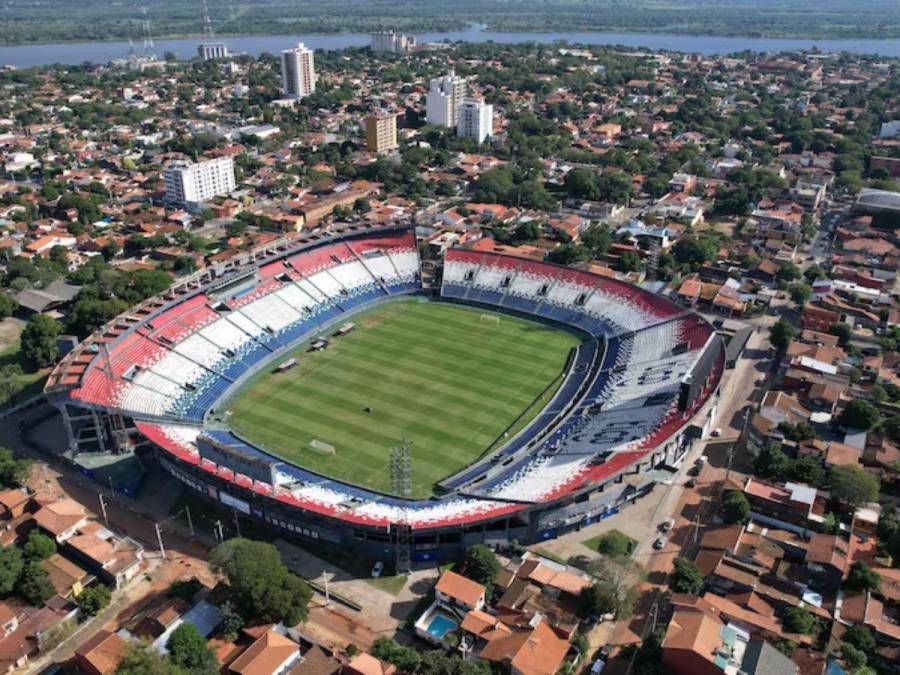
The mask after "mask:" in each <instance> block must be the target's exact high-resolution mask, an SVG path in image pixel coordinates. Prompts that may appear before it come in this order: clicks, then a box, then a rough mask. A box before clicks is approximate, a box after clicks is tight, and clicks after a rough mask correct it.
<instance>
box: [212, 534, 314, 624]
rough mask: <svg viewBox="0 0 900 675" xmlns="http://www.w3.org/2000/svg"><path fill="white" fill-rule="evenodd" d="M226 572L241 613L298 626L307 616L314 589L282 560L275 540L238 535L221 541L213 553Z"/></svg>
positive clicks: (216, 563) (214, 560)
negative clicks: (269, 540)
mask: <svg viewBox="0 0 900 675" xmlns="http://www.w3.org/2000/svg"><path fill="white" fill-rule="evenodd" d="M209 562H210V565H211V566H212V568H213V569H214V570H216V571H218V572H221V573H224V574H225V575H226V576H227V577H228V583H229V584H230V585H231V590H232V594H233V599H234V601H235V604H236V605H237V607H238V609H239V611H240V612H241V614H243V615H245V616H252V617H253V618H254V619H256V620H259V621H263V622H271V623H276V622H279V621H280V622H282V623H284V624H285V625H286V626H294V625H296V624H298V623H300V622H301V621H303V620H304V619H305V618H306V615H307V605H308V604H309V599H310V597H311V595H312V592H311V591H310V589H309V586H308V585H307V584H306V582H305V581H303V580H302V579H301V578H300V577H298V576H297V575H295V574H293V573H292V572H290V571H289V570H288V569H287V568H286V567H285V566H284V565H283V564H282V563H281V555H279V553H278V549H276V548H275V547H274V546H272V544H267V543H265V542H261V541H251V540H249V539H242V538H239V537H238V538H235V539H229V540H228V541H226V542H224V543H222V544H219V545H218V546H217V547H216V548H215V549H213V551H212V553H211V554H210V557H209Z"/></svg>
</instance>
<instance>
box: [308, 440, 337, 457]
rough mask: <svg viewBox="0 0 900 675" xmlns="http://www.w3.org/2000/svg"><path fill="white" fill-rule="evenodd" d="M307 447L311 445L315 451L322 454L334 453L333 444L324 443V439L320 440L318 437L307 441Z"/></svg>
mask: <svg viewBox="0 0 900 675" xmlns="http://www.w3.org/2000/svg"><path fill="white" fill-rule="evenodd" d="M309 447H311V448H312V449H313V450H315V451H316V452H319V453H322V454H323V455H333V454H334V446H333V445H332V444H331V443H326V442H325V441H320V440H319V439H318V438H314V439H312V440H311V441H310V442H309Z"/></svg>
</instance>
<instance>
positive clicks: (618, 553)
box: [582, 530, 637, 557]
mask: <svg viewBox="0 0 900 675" xmlns="http://www.w3.org/2000/svg"><path fill="white" fill-rule="evenodd" d="M582 543H583V544H584V545H585V546H587V547H588V548H589V549H591V550H593V551H598V552H599V553H604V554H606V555H609V556H613V557H623V556H625V557H627V556H630V555H631V554H632V553H633V552H634V549H635V548H636V547H637V540H635V539H633V538H631V537H629V536H628V535H627V534H624V533H623V532H620V531H619V530H610V531H609V532H606V533H604V534H601V535H599V536H597V537H591V538H590V539H587V540H585V541H584V542H582Z"/></svg>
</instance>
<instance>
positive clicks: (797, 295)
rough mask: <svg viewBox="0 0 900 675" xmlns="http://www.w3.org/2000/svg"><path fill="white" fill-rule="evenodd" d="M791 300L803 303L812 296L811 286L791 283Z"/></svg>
mask: <svg viewBox="0 0 900 675" xmlns="http://www.w3.org/2000/svg"><path fill="white" fill-rule="evenodd" d="M789 292H790V294H791V300H793V301H794V302H795V303H797V304H798V305H805V304H806V303H807V302H808V301H809V299H810V298H811V297H812V288H811V287H809V286H808V285H806V284H791V287H790V291H789Z"/></svg>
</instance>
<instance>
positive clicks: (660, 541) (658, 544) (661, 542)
mask: <svg viewBox="0 0 900 675" xmlns="http://www.w3.org/2000/svg"><path fill="white" fill-rule="evenodd" d="M668 543H669V538H668V537H658V538H657V540H656V541H654V542H653V548H654V549H656V550H657V551H661V550H662V549H663V547H664V546H665V545H666V544H668Z"/></svg>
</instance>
